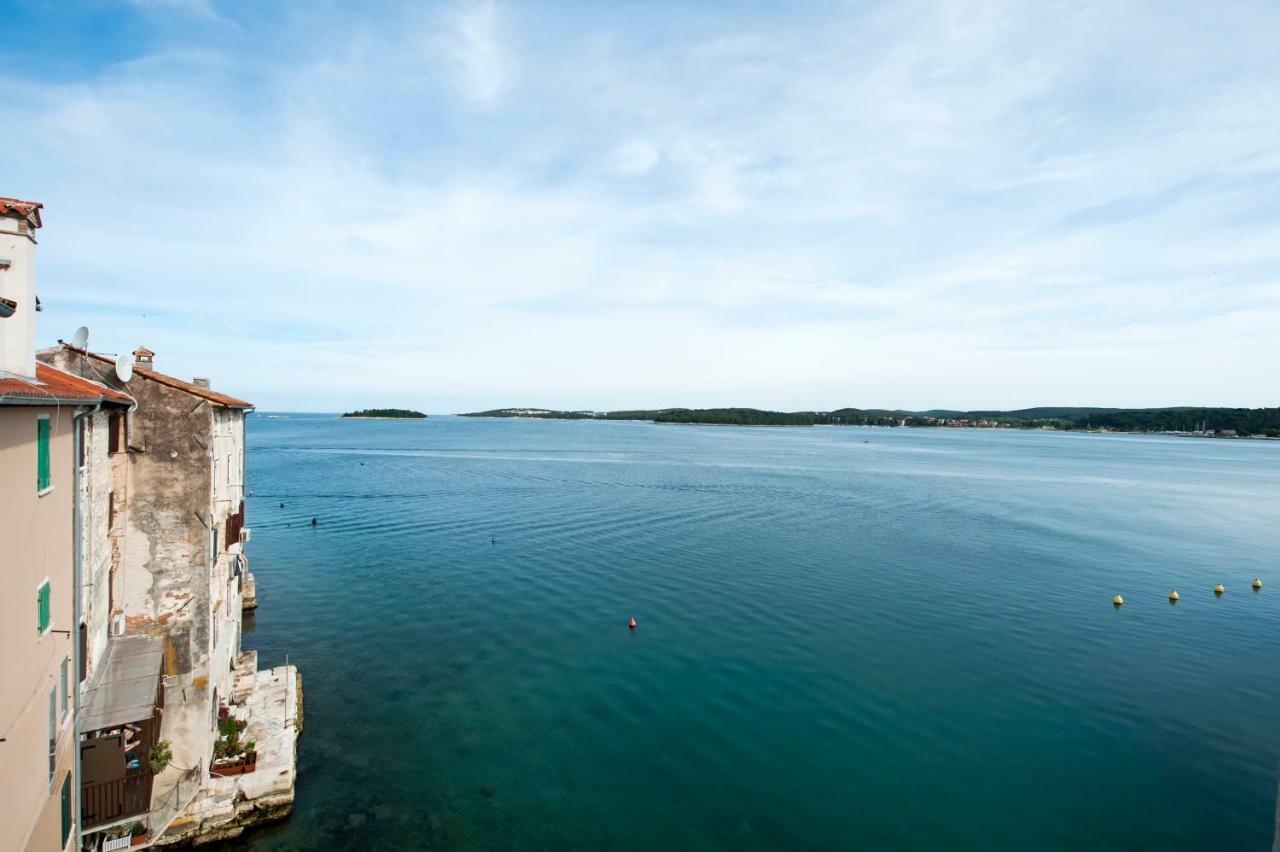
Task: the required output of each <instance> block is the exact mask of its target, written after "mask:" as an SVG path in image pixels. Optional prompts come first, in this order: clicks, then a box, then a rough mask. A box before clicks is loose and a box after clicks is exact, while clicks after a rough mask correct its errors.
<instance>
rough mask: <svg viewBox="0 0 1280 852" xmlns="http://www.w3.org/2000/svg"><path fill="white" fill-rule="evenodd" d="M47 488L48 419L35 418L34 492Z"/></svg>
mask: <svg viewBox="0 0 1280 852" xmlns="http://www.w3.org/2000/svg"><path fill="white" fill-rule="evenodd" d="M48 488H49V417H48V415H41V416H40V417H38V418H36V490H37V491H47V490H48Z"/></svg>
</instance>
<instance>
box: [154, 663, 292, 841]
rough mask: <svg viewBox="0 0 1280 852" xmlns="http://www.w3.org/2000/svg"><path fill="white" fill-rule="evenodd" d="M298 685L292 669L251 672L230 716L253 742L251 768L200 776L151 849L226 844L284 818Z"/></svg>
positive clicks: (289, 808)
mask: <svg viewBox="0 0 1280 852" xmlns="http://www.w3.org/2000/svg"><path fill="white" fill-rule="evenodd" d="M301 685H302V678H301V677H300V676H299V674H298V670H297V667H295V666H277V667H276V668H274V669H268V670H265V671H260V672H257V673H256V675H255V677H254V680H253V690H252V693H251V694H249V695H248V696H247V697H246V700H245V703H244V704H243V705H242V706H240V707H237V708H235V710H234V713H235V715H236V717H237V718H240V719H244V720H245V721H247V722H248V726H247V728H246V730H245V733H244V734H243V735H242V736H243V737H244V738H245V739H252V740H255V741H256V742H257V752H258V763H257V769H256V770H255V771H254V772H251V773H249V774H247V775H236V776H232V777H229V778H214V777H206V778H205V780H204V783H203V786H202V788H201V790H200V792H199V793H198V794H197V795H196V798H195V800H194V801H193V802H192V803H191V805H190V806H189V807H188V808H187V809H186V811H185V812H184V813H183V814H182V815H181V816H179V817H178V818H177V819H175V820H174V821H173V823H172V824H171V825H170V826H169V829H168V830H167V831H166V832H165V833H164V835H163V836H162V837H160V838H158V839H157V840H156V841H155V842H154V843H153V844H152V845H153V846H176V845H185V844H191V845H202V844H205V843H214V842H217V841H222V840H229V839H231V838H234V837H239V836H240V835H241V834H243V833H244V831H245V830H246V829H249V828H252V827H254V826H256V825H262V824H264V823H268V822H274V821H276V820H279V819H283V818H284V817H286V816H288V815H289V813H290V812H291V811H292V810H293V799H294V790H295V787H296V783H297V766H298V732H299V730H300V729H301V725H300V721H301V717H302V711H301V707H302V705H301V701H300V699H301Z"/></svg>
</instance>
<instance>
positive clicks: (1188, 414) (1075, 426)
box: [459, 406, 1280, 438]
mask: <svg viewBox="0 0 1280 852" xmlns="http://www.w3.org/2000/svg"><path fill="white" fill-rule="evenodd" d="M459 416H461V417H525V418H534V419H542V420H645V421H650V422H653V423H690V424H704V425H726V426H886V427H900V428H903V427H943V428H950V429H1048V430H1061V431H1077V432H1143V433H1161V434H1170V435H1184V436H1191V437H1206V438H1250V437H1256V438H1280V408H1197V407H1190V406H1187V407H1175V408H1067V407H1060V408H1052V407H1042V408H1022V409H1016V410H1013V411H949V410H944V409H935V410H930V411H895V410H889V409H876V408H873V409H859V408H841V409H838V410H836V411H790V412H788V411H764V410H761V409H758V408H662V409H637V410H624V411H557V410H554V409H549V408H496V409H492V410H489V411H477V412H472V413H468V414H462V415H459Z"/></svg>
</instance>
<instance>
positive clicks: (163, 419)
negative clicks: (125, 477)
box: [122, 378, 213, 677]
mask: <svg viewBox="0 0 1280 852" xmlns="http://www.w3.org/2000/svg"><path fill="white" fill-rule="evenodd" d="M129 392H130V393H132V394H133V396H134V398H135V399H137V401H138V408H137V409H136V410H135V411H134V412H133V414H132V415H131V422H130V435H129V443H130V466H131V467H132V476H131V483H130V485H131V488H132V492H133V499H132V500H131V502H130V505H129V513H128V522H127V523H128V531H127V533H126V538H125V548H124V558H123V560H122V564H123V577H122V586H123V597H124V601H125V613H126V619H125V621H126V625H127V632H129V633H155V632H160V631H162V632H163V633H164V634H165V635H166V637H167V638H168V646H167V648H166V661H165V665H166V672H167V673H168V674H191V675H193V676H195V677H200V676H207V675H208V665H209V653H210V650H211V642H212V637H211V630H210V615H211V611H210V603H211V602H210V599H209V585H208V578H209V574H210V568H211V564H210V563H211V557H212V547H213V532H212V531H211V529H210V526H209V509H210V507H209V493H210V487H211V470H210V462H209V452H208V449H207V446H208V436H209V433H210V428H211V416H210V407H209V404H208V403H207V402H205V401H204V400H200V399H196V398H194V397H192V396H191V395H190V394H187V393H184V392H183V391H180V390H177V389H174V388H170V387H167V386H165V385H161V384H159V383H158V382H153V381H148V380H146V379H141V378H136V379H134V380H133V381H132V382H130V384H129Z"/></svg>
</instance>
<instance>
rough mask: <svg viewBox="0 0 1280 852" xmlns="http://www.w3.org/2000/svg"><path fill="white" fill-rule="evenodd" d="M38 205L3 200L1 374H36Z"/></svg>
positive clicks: (0, 212)
mask: <svg viewBox="0 0 1280 852" xmlns="http://www.w3.org/2000/svg"><path fill="white" fill-rule="evenodd" d="M43 206H44V205H42V204H41V203H40V202H38V201H19V200H18V199H16V198H0V373H10V374H12V375H15V376H26V377H30V378H34V377H35V374H36V311H37V310H39V307H38V306H39V304H40V303H39V302H38V301H37V300H36V229H38V228H39V227H40V225H41V222H40V209H41V207H43Z"/></svg>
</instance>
